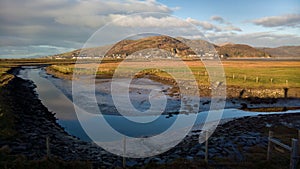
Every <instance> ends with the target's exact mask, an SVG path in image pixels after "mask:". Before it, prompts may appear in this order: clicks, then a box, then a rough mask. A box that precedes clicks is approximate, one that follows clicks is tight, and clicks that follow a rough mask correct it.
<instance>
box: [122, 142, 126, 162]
mask: <svg viewBox="0 0 300 169" xmlns="http://www.w3.org/2000/svg"><path fill="white" fill-rule="evenodd" d="M125 155H126V136H124V139H123V168H126V157H125Z"/></svg>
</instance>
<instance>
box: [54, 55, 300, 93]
mask: <svg viewBox="0 0 300 169" xmlns="http://www.w3.org/2000/svg"><path fill="white" fill-rule="evenodd" d="M222 64H223V66H224V70H225V77H226V82H227V85H229V86H239V87H265V88H270V87H277V88H279V87H280V88H281V87H291V88H293V87H300V76H299V75H298V74H299V72H300V62H299V61H223V62H222ZM186 65H187V66H188V67H189V69H190V70H191V73H192V74H193V76H194V77H195V79H196V80H197V82H198V83H199V85H208V84H209V76H208V73H207V71H206V69H205V66H204V65H203V64H202V63H201V62H200V61H188V62H186ZM118 66H119V63H102V64H100V65H99V67H98V65H95V64H82V65H76V73H78V74H91V73H95V72H96V74H97V75H98V76H99V77H101V75H110V76H112V75H113V74H114V71H115V69H116V68H117V67H118ZM151 66H152V67H153V69H147V70H144V73H150V74H154V75H157V76H161V77H167V78H171V77H170V75H169V74H168V73H166V72H169V73H170V74H176V75H177V76H176V77H179V78H180V79H185V78H188V77H190V75H191V74H190V73H189V72H188V70H186V68H185V67H184V66H182V65H178V62H176V61H160V62H125V63H124V64H122V68H118V69H119V70H120V69H121V70H122V72H123V75H124V76H126V75H128V74H130V73H133V72H139V71H138V70H140V69H143V68H148V67H151ZM50 69H53V70H56V71H58V72H61V73H64V74H70V75H71V74H72V73H73V72H74V70H75V68H74V65H73V64H72V65H52V66H50ZM96 69H97V71H96ZM210 76H221V75H220V74H212V75H210Z"/></svg>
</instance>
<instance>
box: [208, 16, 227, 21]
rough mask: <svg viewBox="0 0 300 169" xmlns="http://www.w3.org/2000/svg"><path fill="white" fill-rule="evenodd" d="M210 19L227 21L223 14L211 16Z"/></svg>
mask: <svg viewBox="0 0 300 169" xmlns="http://www.w3.org/2000/svg"><path fill="white" fill-rule="evenodd" d="M210 19H211V20H213V21H217V22H220V23H224V22H225V20H224V18H222V17H221V16H216V15H215V16H211V17H210Z"/></svg>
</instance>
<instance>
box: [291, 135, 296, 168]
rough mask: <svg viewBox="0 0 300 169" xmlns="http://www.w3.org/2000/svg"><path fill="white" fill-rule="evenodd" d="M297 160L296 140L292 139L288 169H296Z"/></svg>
mask: <svg viewBox="0 0 300 169" xmlns="http://www.w3.org/2000/svg"><path fill="white" fill-rule="evenodd" d="M297 158H298V140H297V139H294V138H293V139H292V152H291V161H290V169H296V168H297Z"/></svg>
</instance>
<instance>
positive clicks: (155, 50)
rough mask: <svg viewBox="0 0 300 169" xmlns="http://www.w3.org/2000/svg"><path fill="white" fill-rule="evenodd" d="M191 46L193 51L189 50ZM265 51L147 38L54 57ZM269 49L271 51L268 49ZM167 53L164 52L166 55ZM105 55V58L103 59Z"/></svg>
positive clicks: (232, 54)
mask: <svg viewBox="0 0 300 169" xmlns="http://www.w3.org/2000/svg"><path fill="white" fill-rule="evenodd" d="M189 46H192V48H193V50H192V49H191V48H190V47H189ZM265 50H268V51H269V49H267V48H264V49H256V48H253V47H251V46H248V45H243V44H232V43H229V44H225V45H220V46H218V45H214V44H212V43H209V42H207V41H204V40H190V39H185V38H182V37H179V38H172V37H168V36H149V37H144V38H140V39H134V40H133V39H125V40H122V41H120V42H118V43H116V44H114V45H107V46H101V47H96V48H88V49H78V50H75V51H72V52H67V53H63V54H59V55H57V56H55V57H58V58H94V57H95V58H97V57H108V58H125V57H127V56H130V57H137V56H142V57H146V58H149V57H163V58H166V57H194V56H195V52H196V53H198V54H200V55H201V56H202V57H216V56H217V55H216V52H217V53H218V54H219V56H222V58H250V57H256V58H262V57H264V58H268V57H271V56H272V55H270V54H269V52H266V51H265ZM270 50H271V49H270ZM166 51H167V52H166ZM104 55H105V56H104Z"/></svg>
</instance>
